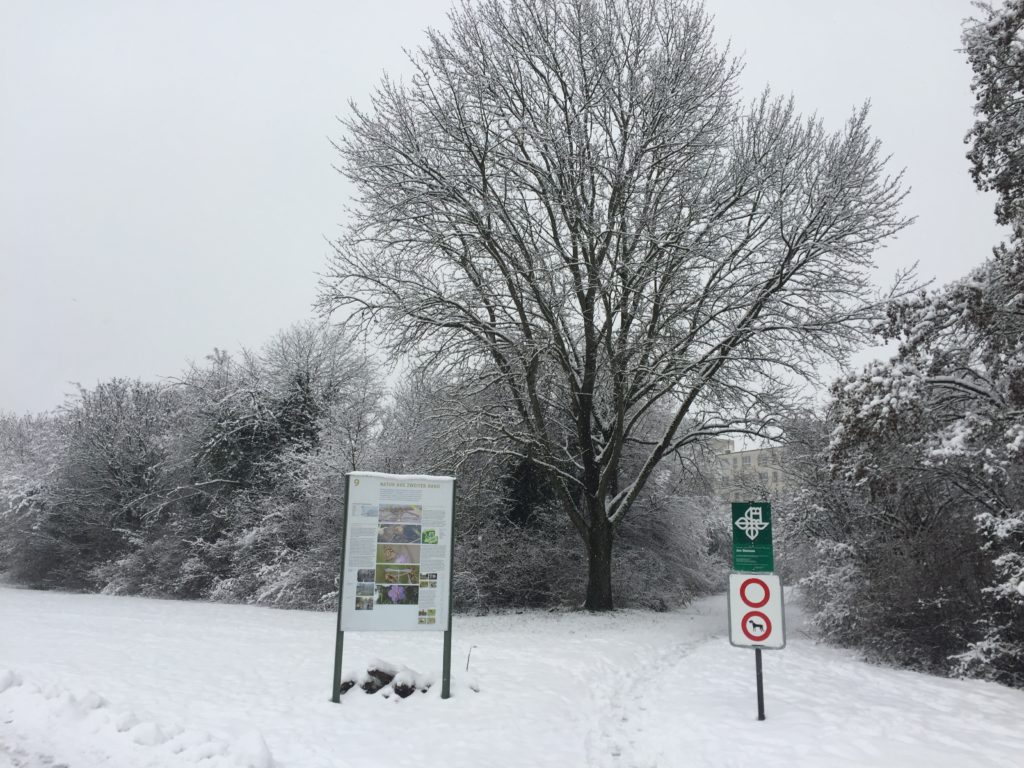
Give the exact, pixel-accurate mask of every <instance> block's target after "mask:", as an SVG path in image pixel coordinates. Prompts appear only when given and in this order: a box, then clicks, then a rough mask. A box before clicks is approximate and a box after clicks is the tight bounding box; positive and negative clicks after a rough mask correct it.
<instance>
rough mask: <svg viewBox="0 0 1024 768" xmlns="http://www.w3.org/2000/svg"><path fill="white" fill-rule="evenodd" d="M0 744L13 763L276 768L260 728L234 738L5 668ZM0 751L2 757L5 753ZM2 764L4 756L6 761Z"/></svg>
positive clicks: (0, 678)
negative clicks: (149, 716) (145, 715)
mask: <svg viewBox="0 0 1024 768" xmlns="http://www.w3.org/2000/svg"><path fill="white" fill-rule="evenodd" d="M0 744H2V745H3V751H4V752H6V753H7V755H9V756H11V757H12V759H13V760H14V763H13V764H14V765H26V766H32V765H53V764H61V763H66V764H69V765H75V766H77V765H118V766H120V765H126V766H127V765H131V766H138V768H165V766H166V767H169V766H181V765H188V764H190V763H201V764H202V765H203V766H204V767H205V768H274V766H275V765H276V764H275V762H274V758H273V755H272V754H271V752H270V749H269V748H268V747H267V744H266V742H265V741H264V740H263V736H262V735H261V734H260V733H259V732H257V731H250V732H248V733H245V734H242V735H241V736H239V737H238V738H237V739H235V740H233V741H228V740H225V739H223V738H217V737H214V736H212V735H210V734H208V733H205V732H202V731H195V730H193V731H186V730H185V729H183V728H181V727H180V726H177V725H173V724H172V725H168V724H161V723H156V722H152V721H150V720H142V719H140V718H139V716H138V715H136V714H135V713H134V712H132V711H131V710H123V711H119V710H117V709H115V708H113V707H112V706H111V705H110V704H109V703H108V702H107V701H106V700H105V699H104V698H103V697H101V696H100V695H98V694H97V693H95V692H93V691H85V692H80V693H78V694H76V693H73V692H71V691H69V690H67V689H65V688H62V687H59V686H54V685H48V686H44V687H40V686H39V685H36V684H35V683H33V682H31V681H29V682H25V681H24V680H23V678H22V676H21V675H19V674H18V673H16V672H15V671H14V670H10V669H0ZM3 756H4V755H3V753H0V757H3ZM0 764H2V761H0Z"/></svg>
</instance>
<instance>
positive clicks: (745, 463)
mask: <svg viewBox="0 0 1024 768" xmlns="http://www.w3.org/2000/svg"><path fill="white" fill-rule="evenodd" d="M743 466H744V467H749V466H750V457H749V456H744V457H743Z"/></svg>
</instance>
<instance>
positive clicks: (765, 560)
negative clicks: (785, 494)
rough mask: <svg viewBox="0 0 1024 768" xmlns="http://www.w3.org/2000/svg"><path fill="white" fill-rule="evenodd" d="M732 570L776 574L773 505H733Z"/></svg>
mask: <svg viewBox="0 0 1024 768" xmlns="http://www.w3.org/2000/svg"><path fill="white" fill-rule="evenodd" d="M732 569H733V570H734V571H749V572H751V573H770V572H772V571H774V570H775V551H774V549H773V548H772V505H771V504H769V503H768V502H767V501H742V502H736V503H734V504H733V505H732Z"/></svg>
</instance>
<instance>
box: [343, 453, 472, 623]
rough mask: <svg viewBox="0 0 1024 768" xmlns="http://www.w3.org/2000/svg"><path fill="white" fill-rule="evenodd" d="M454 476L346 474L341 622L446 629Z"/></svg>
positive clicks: (449, 618) (448, 602) (447, 620)
mask: <svg viewBox="0 0 1024 768" xmlns="http://www.w3.org/2000/svg"><path fill="white" fill-rule="evenodd" d="M454 492H455V479H454V478H451V477H434V476H427V475H386V474H381V473H377V472H352V473H350V474H349V475H348V496H347V498H348V503H347V504H346V509H345V542H344V553H343V555H342V573H341V598H340V599H341V610H340V619H339V629H340V630H341V631H345V632H347V631H353V630H368V631H380V630H403V631H409V630H428V631H429V630H434V631H443V630H450V629H451V616H450V614H449V604H450V600H449V595H450V593H451V560H452V535H453V530H454V529H453V510H454Z"/></svg>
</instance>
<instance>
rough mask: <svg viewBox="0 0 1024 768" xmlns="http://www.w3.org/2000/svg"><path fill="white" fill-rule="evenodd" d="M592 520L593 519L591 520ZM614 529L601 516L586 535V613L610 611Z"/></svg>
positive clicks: (584, 604)
mask: <svg viewBox="0 0 1024 768" xmlns="http://www.w3.org/2000/svg"><path fill="white" fill-rule="evenodd" d="M592 519H593V518H592ZM614 532H615V529H614V528H613V527H612V524H611V523H609V522H608V521H607V518H604V516H603V515H601V516H599V517H598V519H597V520H596V521H595V522H594V523H593V525H592V527H591V528H590V530H589V531H588V534H587V555H588V560H587V599H586V601H585V602H584V603H583V607H584V608H585V609H587V610H588V611H610V610H612V608H613V607H614V606H613V605H612V535H613V533H614Z"/></svg>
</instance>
